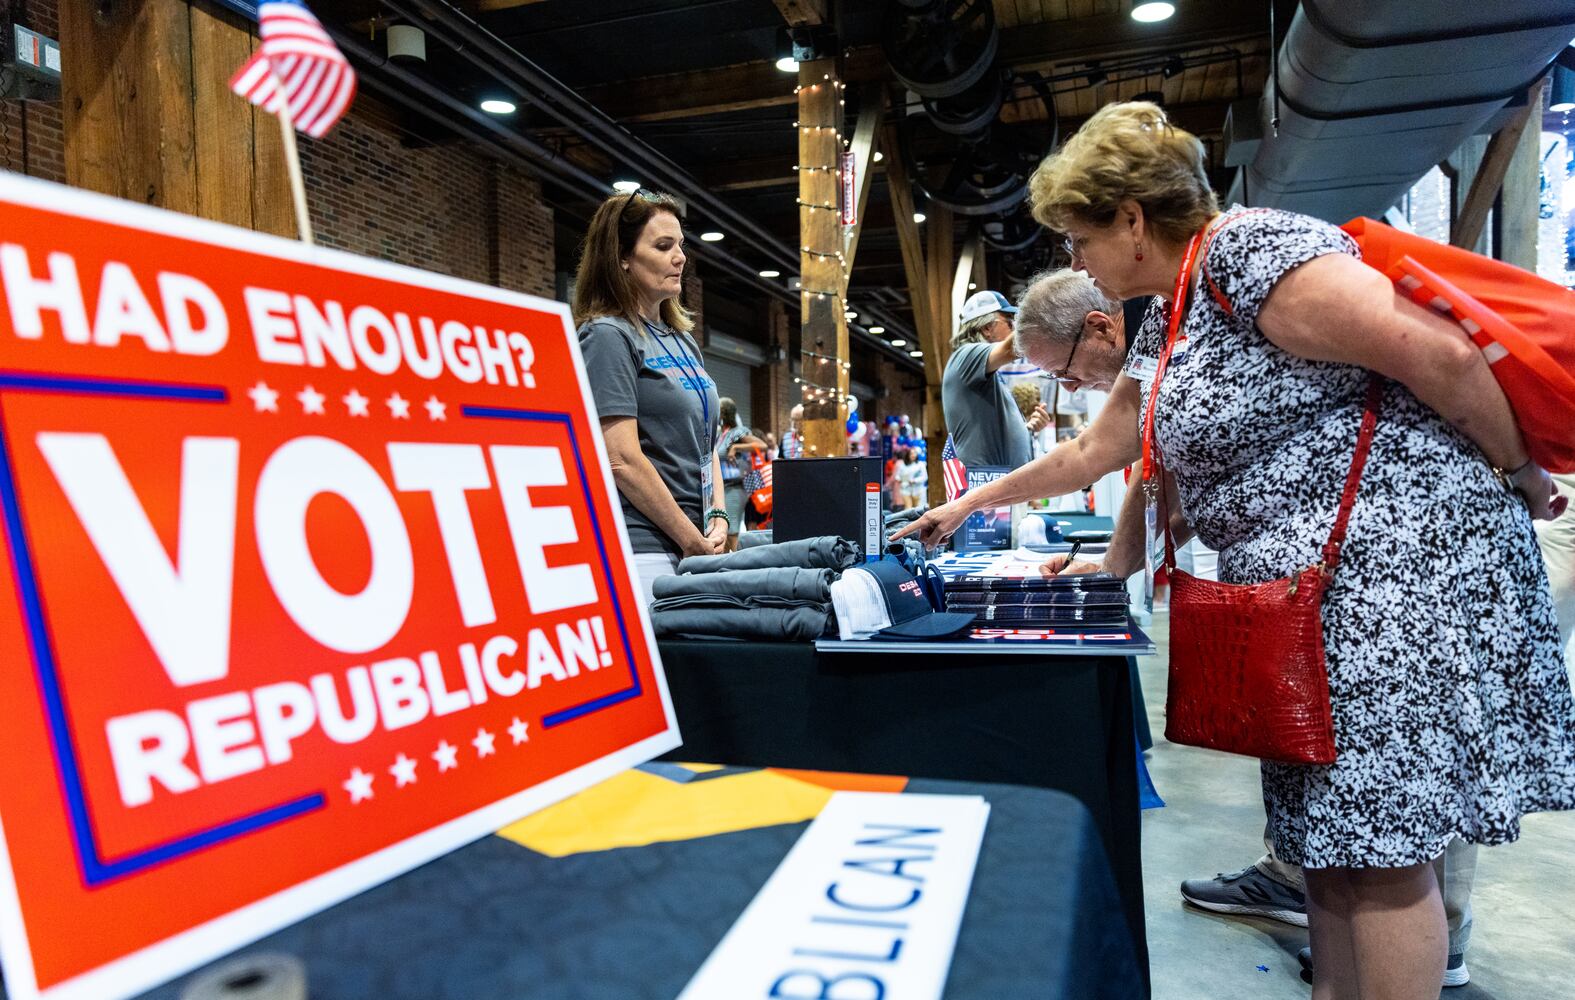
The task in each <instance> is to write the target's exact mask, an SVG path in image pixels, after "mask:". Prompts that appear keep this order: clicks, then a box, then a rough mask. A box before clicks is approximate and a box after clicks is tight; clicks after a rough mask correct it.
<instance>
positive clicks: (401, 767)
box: [388, 754, 416, 788]
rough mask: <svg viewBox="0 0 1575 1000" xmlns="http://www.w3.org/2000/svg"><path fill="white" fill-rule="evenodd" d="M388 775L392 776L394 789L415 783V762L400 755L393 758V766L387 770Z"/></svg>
mask: <svg viewBox="0 0 1575 1000" xmlns="http://www.w3.org/2000/svg"><path fill="white" fill-rule="evenodd" d="M388 773H389V774H392V775H393V776H394V787H395V788H404V787H405V786H406V785H410V784H414V783H415V780H416V762H415V761H413V760H411V759H410V758H409V757H406V756H405V755H404V754H400V755H399V756H398V757H395V758H394V766H393V767H391V768H389V769H388Z"/></svg>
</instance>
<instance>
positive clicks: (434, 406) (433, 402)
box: [421, 396, 448, 420]
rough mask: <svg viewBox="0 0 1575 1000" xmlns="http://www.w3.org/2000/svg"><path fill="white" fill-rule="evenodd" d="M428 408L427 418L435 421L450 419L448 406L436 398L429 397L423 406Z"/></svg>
mask: <svg viewBox="0 0 1575 1000" xmlns="http://www.w3.org/2000/svg"><path fill="white" fill-rule="evenodd" d="M421 405H422V406H424V407H426V408H427V416H428V417H430V418H431V419H433V420H447V419H448V413H447V411H448V404H447V403H444V402H441V401H439V399H438V398H437V397H436V396H428V397H427V401H426V402H425V403H422V404H421Z"/></svg>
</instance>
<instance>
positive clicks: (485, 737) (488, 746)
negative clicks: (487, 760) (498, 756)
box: [470, 729, 497, 757]
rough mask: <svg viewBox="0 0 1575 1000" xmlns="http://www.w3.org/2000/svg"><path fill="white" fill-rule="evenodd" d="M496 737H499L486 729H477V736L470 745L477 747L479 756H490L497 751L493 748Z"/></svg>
mask: <svg viewBox="0 0 1575 1000" xmlns="http://www.w3.org/2000/svg"><path fill="white" fill-rule="evenodd" d="M495 739H497V737H495V736H493V735H492V734H491V733H489V732H487V731H486V730H485V729H478V730H476V738H475V739H473V740H471V741H470V745H471V746H473V747H475V748H476V756H477V757H490V756H492V755H493V754H494V753H496V752H497V751H496V750H493V749H492V741H493V740H495Z"/></svg>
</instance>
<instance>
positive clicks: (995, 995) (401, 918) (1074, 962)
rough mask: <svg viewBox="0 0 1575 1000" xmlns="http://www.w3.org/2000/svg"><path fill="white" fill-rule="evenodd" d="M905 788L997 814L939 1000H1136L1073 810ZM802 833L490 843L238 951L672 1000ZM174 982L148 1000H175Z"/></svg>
mask: <svg viewBox="0 0 1575 1000" xmlns="http://www.w3.org/2000/svg"><path fill="white" fill-rule="evenodd" d="M907 790H908V791H910V792H921V793H941V794H966V795H982V796H984V797H985V798H986V799H987V800H988V801H989V802H990V806H991V811H990V819H989V824H988V826H987V827H986V830H985V837H984V843H983V846H982V849H981V852H980V856H979V864H978V869H977V871H976V873H975V875H974V881H973V888H972V891H971V893H970V895H969V898H968V907H967V910H966V911H965V913H964V917H963V923H962V928H961V931H960V933H959V935H958V940H957V951H956V955H955V957H954V959H953V962H952V968H951V974H950V976H949V978H948V980H947V987H946V993H945V997H946V1000H1047V998H1056V1000H1130V998H1133V997H1137V996H1140V995H1141V994H1142V992H1143V986H1142V983H1141V982H1140V977H1139V972H1138V965H1137V963H1136V961H1135V960H1134V958H1133V954H1132V945H1131V939H1130V938H1129V937H1128V935H1127V934H1126V933H1125V928H1124V927H1123V925H1122V921H1121V919H1120V916H1119V915H1118V914H1119V910H1118V909H1117V907H1116V905H1115V901H1116V896H1115V888H1114V885H1113V884H1112V882H1111V879H1110V874H1109V870H1108V868H1107V867H1106V865H1105V859H1104V850H1103V848H1102V846H1101V845H1100V843H1099V839H1098V834H1097V833H1096V832H1095V830H1094V827H1093V824H1092V822H1091V820H1090V818H1089V816H1088V813H1087V811H1086V810H1084V809H1083V808H1082V807H1081V806H1079V804H1078V803H1077V802H1076V801H1075V800H1073V799H1072V798H1071V797H1069V796H1066V795H1061V794H1057V793H1054V792H1048V791H1044V790H1041V789H1030V788H1014V787H1010V786H1004V785H981V784H964V783H959V782H944V781H921V780H916V781H912V782H910V783H909V786H908V789H907ZM805 826H806V824H804V823H793V824H787V825H780V826H771V827H766V828H762V829H755V830H744V831H741V832H736V833H727V834H722V835H718V836H711V837H700V838H697V839H693V840H683V841H677V842H671V843H660V844H652V845H649V846H644V847H628V848H618V849H615V850H606V851H595V852H592V853H586V854H575V855H570V856H568V857H562V858H550V857H547V856H545V855H543V854H538V853H537V852H535V851H533V850H530V849H527V848H525V847H522V846H520V845H519V844H516V843H514V842H512V841H509V840H505V839H503V838H501V837H487V838H484V839H483V840H480V841H478V842H476V843H475V844H472V845H470V846H469V847H465V848H462V849H461V850H458V851H455V852H454V853H452V854H449V855H447V856H445V857H443V858H440V859H439V860H437V861H434V862H432V863H430V864H428V865H425V866H423V867H421V868H418V869H416V870H415V871H413V872H410V873H408V874H407V875H405V876H403V877H401V878H399V879H396V880H395V881H393V882H390V883H388V884H386V885H383V886H380V887H378V888H376V889H372V890H370V891H368V892H365V893H363V894H361V895H360V896H357V897H355V898H353V899H350V900H347V901H345V902H343V903H341V904H339V905H338V906H335V907H333V908H332V909H329V910H327V911H325V912H323V913H320V914H318V915H317V916H314V917H311V918H308V919H307V920H305V921H302V922H301V923H299V924H296V925H295V926H293V927H290V928H287V929H285V930H283V931H280V932H279V933H277V934H274V935H271V936H270V937H268V938H265V939H263V940H262V941H259V942H258V943H257V944H255V945H253V946H251V947H250V948H248V949H246V951H248V952H250V951H274V952H285V953H289V954H293V955H297V956H299V957H300V958H301V959H303V960H304V961H305V963H306V966H307V972H308V984H309V989H310V991H311V992H310V995H311V1000H527V998H528V1000H672V998H673V997H676V996H677V995H678V993H679V991H680V990H682V989H683V987H684V985H685V984H686V983H687V982H688V981H689V979H690V977H691V976H692V975H693V974H694V972H695V971H696V970H697V969H698V968H699V967H700V965H701V963H702V962H703V961H704V960H705V958H706V957H707V956H708V955H709V954H710V953H711V951H712V949H713V948H714V947H715V946H716V944H717V942H718V941H720V940H721V938H722V936H723V935H724V934H725V933H726V932H727V930H728V928H729V927H731V926H732V924H733V922H734V920H736V919H737V918H738V916H739V914H740V913H742V912H743V910H744V907H745V906H747V905H748V903H749V901H750V900H751V899H752V898H754V895H755V893H756V892H758V891H759V889H760V887H761V886H762V885H763V884H764V883H765V880H766V879H767V878H768V877H769V876H770V874H771V873H772V872H773V871H774V870H775V869H776V866H777V864H778V863H779V862H780V861H781V860H782V858H783V856H785V855H786V854H787V851H788V849H789V848H790V847H791V846H792V845H793V843H794V841H795V840H797V838H798V836H799V835H800V834H801V833H802V832H803V830H804V828H805ZM199 971H200V970H199ZM184 982H185V980H182V981H177V982H176V983H172V984H170V985H169V986H165V987H162V988H160V989H158V990H154V991H152V992H151V993H148V994H145V996H144V1000H175V998H177V997H178V996H179V994H180V990H181V987H182V985H183V983H184Z"/></svg>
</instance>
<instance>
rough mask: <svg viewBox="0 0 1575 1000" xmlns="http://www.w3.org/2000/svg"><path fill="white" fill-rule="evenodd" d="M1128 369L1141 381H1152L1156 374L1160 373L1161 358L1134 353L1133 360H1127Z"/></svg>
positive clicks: (1128, 371) (1129, 372)
mask: <svg viewBox="0 0 1575 1000" xmlns="http://www.w3.org/2000/svg"><path fill="white" fill-rule="evenodd" d="M1126 371H1127V374H1128V375H1130V376H1132V377H1133V378H1135V379H1137V380H1138V381H1139V382H1152V381H1154V376H1155V375H1157V374H1159V359H1158V358H1145V357H1143V356H1142V355H1137V354H1134V355H1133V356H1132V360H1130V361H1128V362H1127V369H1126Z"/></svg>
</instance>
